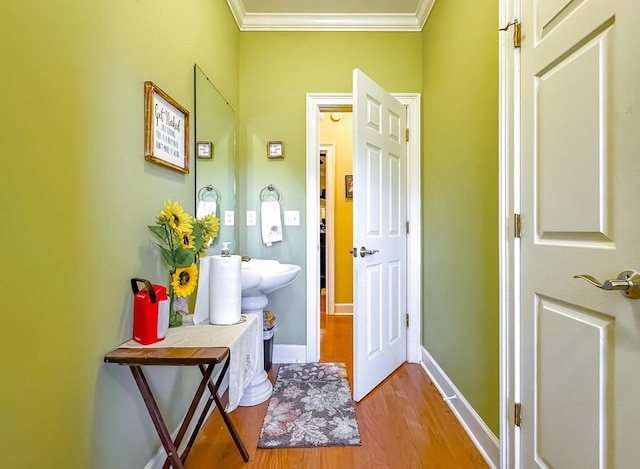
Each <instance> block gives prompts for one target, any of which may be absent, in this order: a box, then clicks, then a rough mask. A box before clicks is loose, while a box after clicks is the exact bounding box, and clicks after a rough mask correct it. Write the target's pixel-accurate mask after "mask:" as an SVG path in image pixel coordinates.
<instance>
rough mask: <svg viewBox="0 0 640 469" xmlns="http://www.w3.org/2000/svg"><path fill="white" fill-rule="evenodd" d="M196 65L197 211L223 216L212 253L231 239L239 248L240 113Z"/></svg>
mask: <svg viewBox="0 0 640 469" xmlns="http://www.w3.org/2000/svg"><path fill="white" fill-rule="evenodd" d="M193 69H194V72H193V73H194V88H195V89H194V96H195V107H194V110H195V111H194V114H195V124H194V130H195V132H194V134H195V148H194V161H195V174H196V177H195V181H196V182H195V186H196V187H195V198H196V201H195V207H196V215H197V217H200V216H202V215H203V214H204V213H207V212H210V211H212V210H215V215H216V216H217V217H219V218H220V232H219V233H218V236H217V238H216V239H215V240H214V241H213V243H211V245H210V246H209V249H208V250H207V254H208V255H213V254H219V253H220V249H221V248H222V246H223V245H222V243H226V242H230V243H231V244H230V245H229V248H230V251H231V252H237V251H238V237H239V233H238V230H236V229H235V226H234V225H235V222H237V221H238V217H237V213H236V170H237V165H236V133H237V132H236V114H235V111H234V110H233V108H232V107H231V106H230V105H229V103H228V102H227V100H226V99H225V98H224V96H222V94H221V93H220V92H219V91H218V89H217V88H216V87H215V85H214V84H213V83H212V82H211V80H209V77H208V76H207V75H206V74H205V73H204V71H203V70H202V69H201V68H200V67H199V66H198V64H195V65H194V67H193Z"/></svg>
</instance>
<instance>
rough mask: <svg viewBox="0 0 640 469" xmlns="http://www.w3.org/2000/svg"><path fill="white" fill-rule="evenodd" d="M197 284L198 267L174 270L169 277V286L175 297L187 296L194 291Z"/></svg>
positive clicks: (193, 265)
mask: <svg viewBox="0 0 640 469" xmlns="http://www.w3.org/2000/svg"><path fill="white" fill-rule="evenodd" d="M197 283H198V266H197V265H196V264H191V265H190V266H189V267H184V268H179V269H176V270H175V272H174V273H173V275H172V276H171V286H172V287H173V291H174V292H175V294H176V295H177V296H189V295H191V294H192V293H193V291H194V290H195V289H196V284H197Z"/></svg>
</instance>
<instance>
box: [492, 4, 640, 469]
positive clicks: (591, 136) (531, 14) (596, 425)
mask: <svg viewBox="0 0 640 469" xmlns="http://www.w3.org/2000/svg"><path fill="white" fill-rule="evenodd" d="M516 3H520V4H521V22H522V31H523V41H522V49H521V52H520V61H521V62H520V68H521V73H522V75H521V101H520V118H521V128H520V131H521V135H520V146H519V147H518V146H516V149H515V154H516V155H518V153H519V154H520V158H521V160H520V166H521V173H520V175H519V178H520V184H521V193H520V195H521V213H522V227H523V229H522V237H521V241H520V243H521V247H520V249H521V250H520V256H521V257H520V260H521V270H520V279H519V290H520V299H521V300H520V304H519V308H520V317H519V325H520V329H519V334H520V337H519V339H520V348H519V350H518V352H519V357H520V359H519V364H517V365H516V366H517V367H518V369H517V370H516V372H517V373H519V378H518V377H516V378H514V379H515V380H516V381H518V380H519V382H518V383H517V384H518V385H519V391H520V397H521V400H522V424H521V428H520V435H519V439H516V441H520V447H519V448H518V451H516V453H518V454H519V455H520V457H519V459H520V460H519V461H518V462H517V464H516V465H517V466H519V467H524V468H538V467H541V468H550V467H555V468H614V467H615V468H619V469H623V468H632V467H637V455H636V449H637V429H638V424H640V406H639V405H638V396H640V372H639V371H638V370H639V367H638V364H639V363H640V300H630V299H628V298H626V297H624V296H623V295H621V294H620V293H619V292H607V291H604V290H600V289H598V288H596V287H594V286H591V285H589V284H588V283H587V282H586V281H584V280H582V279H575V278H573V277H574V275H576V274H591V275H593V276H594V277H596V278H597V279H599V280H601V281H604V280H607V279H615V278H616V277H617V275H618V274H619V273H620V272H621V271H624V270H627V269H631V270H634V269H635V270H640V247H639V244H640V243H639V241H640V210H638V208H637V207H636V206H635V201H637V200H640V157H639V155H638V152H639V150H640V121H639V120H638V117H637V116H639V115H640V97H639V91H638V90H639V87H638V83H639V82H638V80H639V79H638V76H639V67H640V54H639V52H638V50H639V49H638V47H637V31H638V30H639V29H640V5H638V2H634V1H625V0H582V1H576V0H574V1H571V0H521V2H516ZM517 104H518V103H517V102H516V106H517ZM516 109H517V107H516ZM516 120H517V117H516ZM516 140H517V139H516ZM516 177H518V175H517V174H516ZM516 276H517V274H516ZM502 345H503V347H504V346H505V343H504V342H503V344H502ZM516 387H518V386H516ZM503 403H504V402H503ZM503 451H507V450H503ZM503 454H504V453H503Z"/></svg>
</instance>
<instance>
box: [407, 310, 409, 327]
mask: <svg viewBox="0 0 640 469" xmlns="http://www.w3.org/2000/svg"><path fill="white" fill-rule="evenodd" d="M407 327H409V313H407Z"/></svg>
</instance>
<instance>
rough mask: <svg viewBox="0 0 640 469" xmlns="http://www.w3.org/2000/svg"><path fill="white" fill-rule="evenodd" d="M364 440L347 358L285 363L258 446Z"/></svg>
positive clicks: (344, 443)
mask: <svg viewBox="0 0 640 469" xmlns="http://www.w3.org/2000/svg"><path fill="white" fill-rule="evenodd" d="M359 444H360V432H359V431H358V422H357V421H356V413H355V408H354V407H353V399H352V398H351V391H350V390H349V383H348V382H347V369H346V366H345V364H344V363H295V364H290V365H281V366H280V369H279V370H278V378H277V379H276V384H275V385H274V387H273V394H272V396H271V401H270V402H269V408H268V409H267V415H266V416H265V418H264V423H263V424H262V431H261V433H260V440H259V441H258V447H259V448H310V447H316V446H354V445H359Z"/></svg>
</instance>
